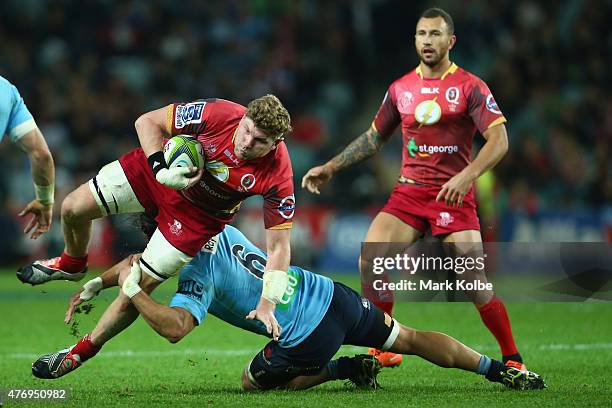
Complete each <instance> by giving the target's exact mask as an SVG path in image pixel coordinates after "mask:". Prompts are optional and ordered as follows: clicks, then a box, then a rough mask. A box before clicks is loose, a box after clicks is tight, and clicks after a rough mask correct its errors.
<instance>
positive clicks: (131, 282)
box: [121, 262, 142, 299]
mask: <svg viewBox="0 0 612 408" xmlns="http://www.w3.org/2000/svg"><path fill="white" fill-rule="evenodd" d="M140 276H141V273H140V266H139V265H138V262H134V264H133V265H132V267H131V268H130V274H129V275H128V277H127V278H126V279H125V281H124V282H123V286H122V287H121V289H122V290H123V293H125V295H126V296H127V297H129V298H130V299H131V298H133V297H134V296H136V295H137V294H139V293H140V291H141V290H142V289H141V288H140V285H139V284H138V283H139V282H140Z"/></svg>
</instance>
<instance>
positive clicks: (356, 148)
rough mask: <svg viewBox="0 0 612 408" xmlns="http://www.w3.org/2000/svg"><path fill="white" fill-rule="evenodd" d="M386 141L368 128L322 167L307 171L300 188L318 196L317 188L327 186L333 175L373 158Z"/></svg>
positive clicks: (371, 127) (386, 138)
mask: <svg viewBox="0 0 612 408" xmlns="http://www.w3.org/2000/svg"><path fill="white" fill-rule="evenodd" d="M387 140H389V138H388V137H383V136H381V135H380V134H379V133H378V132H377V131H376V129H375V128H374V126H370V128H369V129H368V130H366V131H365V132H363V133H362V134H361V135H359V137H357V138H356V139H355V140H353V141H352V142H351V143H350V144H349V145H348V146H347V147H346V148H345V149H344V150H343V151H342V152H340V154H338V155H337V156H336V157H334V158H333V159H331V160H330V161H328V162H327V163H325V164H324V165H322V166H317V167H313V168H312V169H310V170H308V172H307V173H306V175H305V176H304V177H303V178H302V188H306V189H308V191H310V192H311V193H315V194H319V193H320V191H319V187H322V186H324V185H325V184H327V182H328V181H329V180H330V179H331V178H332V176H333V175H334V174H336V173H337V172H339V171H340V170H342V169H345V168H347V167H350V166H352V165H354V164H357V163H360V162H362V161H364V160H366V159H368V158H370V157H372V156H374V154H376V152H378V151H379V150H380V149H381V148H382V146H383V145H384V144H385V142H386V141H387Z"/></svg>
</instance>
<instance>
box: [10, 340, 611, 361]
mask: <svg viewBox="0 0 612 408" xmlns="http://www.w3.org/2000/svg"><path fill="white" fill-rule="evenodd" d="M363 349H364V348H363V347H356V346H344V347H343V348H342V351H346V352H351V353H360V352H363ZM521 349H525V350H529V349H536V350H548V351H559V350H563V351H565V350H572V351H584V350H601V349H612V343H583V344H541V345H539V346H535V347H533V346H532V347H529V346H525V347H522V348H521ZM259 350H260V349H252V348H251V349H249V348H244V349H215V348H197V349H193V348H188V349H184V350H148V351H137V350H122V351H101V352H100V354H99V355H97V356H96V358H101V357H102V358H103V357H106V358H115V357H129V358H152V357H166V356H193V355H200V356H202V357H204V356H205V355H207V356H254V355H255V353H257V352H258V351H259ZM474 350H476V351H478V350H480V351H483V350H497V345H495V346H493V345H486V346H485V345H480V346H476V347H474ZM43 354H44V352H41V353H26V352H21V353H4V354H0V357H2V358H12V359H19V360H32V359H36V358H38V357H40V356H41V355H43Z"/></svg>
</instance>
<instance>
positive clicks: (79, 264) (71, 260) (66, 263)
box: [60, 252, 87, 273]
mask: <svg viewBox="0 0 612 408" xmlns="http://www.w3.org/2000/svg"><path fill="white" fill-rule="evenodd" d="M60 268H61V269H62V271H64V272H68V273H77V272H83V269H85V268H87V255H85V256H78V257H76V256H70V255H68V254H67V253H66V252H62V255H61V259H60Z"/></svg>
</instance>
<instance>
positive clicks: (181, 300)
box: [170, 264, 215, 324]
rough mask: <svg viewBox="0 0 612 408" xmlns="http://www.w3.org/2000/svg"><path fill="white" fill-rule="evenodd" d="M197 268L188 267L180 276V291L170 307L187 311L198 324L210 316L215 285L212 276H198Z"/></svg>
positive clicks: (192, 265)
mask: <svg viewBox="0 0 612 408" xmlns="http://www.w3.org/2000/svg"><path fill="white" fill-rule="evenodd" d="M196 272H197V266H195V265H194V264H189V265H187V266H186V267H185V268H184V269H183V270H182V271H181V274H180V277H179V284H178V290H177V292H176V294H175V295H174V297H172V300H170V307H180V308H182V309H185V310H187V311H188V312H189V313H191V314H192V315H193V317H195V319H196V320H197V321H198V324H202V321H203V320H204V318H205V317H206V315H207V314H208V308H209V307H210V303H211V302H212V300H213V296H214V292H215V291H214V285H213V282H212V280H211V279H209V278H210V275H203V274H198V273H196Z"/></svg>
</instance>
